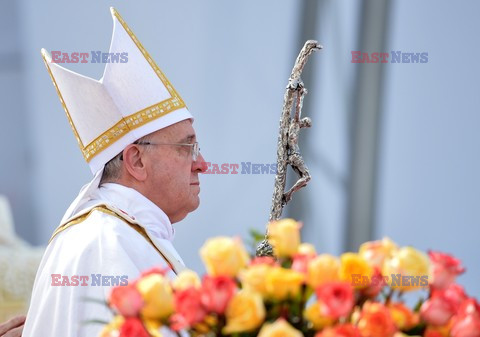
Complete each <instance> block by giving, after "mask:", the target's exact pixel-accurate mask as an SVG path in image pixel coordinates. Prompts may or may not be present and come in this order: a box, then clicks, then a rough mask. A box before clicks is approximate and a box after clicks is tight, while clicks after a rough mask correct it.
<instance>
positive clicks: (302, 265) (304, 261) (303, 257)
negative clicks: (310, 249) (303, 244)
mask: <svg viewBox="0 0 480 337" xmlns="http://www.w3.org/2000/svg"><path fill="white" fill-rule="evenodd" d="M314 258H315V255H311V254H300V253H296V254H295V255H293V261H292V267H291V268H292V269H293V270H295V271H298V272H299V273H302V274H305V275H307V274H308V265H309V264H310V261H312V260H313V259H314Z"/></svg>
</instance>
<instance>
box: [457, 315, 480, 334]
mask: <svg viewBox="0 0 480 337" xmlns="http://www.w3.org/2000/svg"><path fill="white" fill-rule="evenodd" d="M450 335H451V336H452V337H480V319H479V318H478V316H475V315H467V316H465V317H463V318H462V319H460V320H458V321H456V322H455V324H454V325H453V327H452V330H451V331H450Z"/></svg>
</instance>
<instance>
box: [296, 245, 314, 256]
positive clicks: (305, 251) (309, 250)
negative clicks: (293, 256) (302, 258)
mask: <svg viewBox="0 0 480 337" xmlns="http://www.w3.org/2000/svg"><path fill="white" fill-rule="evenodd" d="M297 254H302V255H309V256H313V257H315V255H317V251H316V250H315V246H314V245H312V244H311V243H301V244H300V245H299V246H298V249H297Z"/></svg>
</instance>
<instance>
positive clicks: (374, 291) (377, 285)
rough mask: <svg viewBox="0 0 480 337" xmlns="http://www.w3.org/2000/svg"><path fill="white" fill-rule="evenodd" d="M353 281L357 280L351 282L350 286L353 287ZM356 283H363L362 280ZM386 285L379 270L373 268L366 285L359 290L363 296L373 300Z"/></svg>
mask: <svg viewBox="0 0 480 337" xmlns="http://www.w3.org/2000/svg"><path fill="white" fill-rule="evenodd" d="M355 281H357V280H353V282H352V285H354V283H355ZM358 281H359V282H363V280H358ZM387 285H388V282H387V281H386V280H385V279H384V278H383V275H382V272H381V270H380V269H379V268H378V267H373V274H372V277H371V279H370V280H369V283H368V285H367V286H366V287H365V288H362V289H360V290H361V293H362V295H363V296H366V297H370V298H374V297H376V296H377V295H378V294H379V293H380V292H381V291H382V289H383V288H384V287H385V286H387Z"/></svg>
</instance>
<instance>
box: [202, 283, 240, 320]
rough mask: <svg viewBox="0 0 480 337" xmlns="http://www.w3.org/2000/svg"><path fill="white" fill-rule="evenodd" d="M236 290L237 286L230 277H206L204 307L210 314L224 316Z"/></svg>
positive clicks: (203, 290) (203, 287) (203, 295)
mask: <svg viewBox="0 0 480 337" xmlns="http://www.w3.org/2000/svg"><path fill="white" fill-rule="evenodd" d="M236 290H237V284H236V283H235V281H233V279H232V278H230V277H227V276H209V275H205V276H204V278H203V283H202V294H201V302H202V305H203V306H204V307H205V309H207V311H208V312H214V313H217V314H223V313H224V312H225V309H226V308H227V304H228V302H229V301H230V299H231V298H232V297H233V295H234V294H235V291H236Z"/></svg>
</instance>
